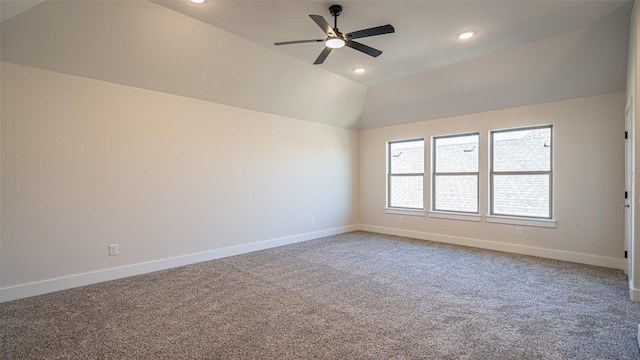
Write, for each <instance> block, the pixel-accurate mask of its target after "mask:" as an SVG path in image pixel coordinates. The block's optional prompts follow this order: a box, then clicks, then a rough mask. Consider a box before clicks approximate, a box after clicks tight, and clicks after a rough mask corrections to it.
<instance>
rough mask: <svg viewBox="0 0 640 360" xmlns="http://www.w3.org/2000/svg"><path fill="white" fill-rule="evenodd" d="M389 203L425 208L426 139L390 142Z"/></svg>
mask: <svg viewBox="0 0 640 360" xmlns="http://www.w3.org/2000/svg"><path fill="white" fill-rule="evenodd" d="M387 156H388V158H389V159H388V178H387V205H388V207H391V208H404V209H418V210H422V209H424V195H423V190H422V189H423V186H424V139H415V140H404V141H394V142H389V148H388V155H387Z"/></svg>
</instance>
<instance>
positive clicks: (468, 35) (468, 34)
mask: <svg viewBox="0 0 640 360" xmlns="http://www.w3.org/2000/svg"><path fill="white" fill-rule="evenodd" d="M475 34H476V32H475V31H473V30H469V31H465V32H463V33H462V34H460V35H458V39H460V40H467V39H471V38H472V37H473V35H475Z"/></svg>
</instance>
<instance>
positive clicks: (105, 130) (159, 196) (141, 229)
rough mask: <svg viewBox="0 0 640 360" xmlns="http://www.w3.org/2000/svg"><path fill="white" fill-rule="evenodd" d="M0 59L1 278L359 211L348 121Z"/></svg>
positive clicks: (288, 231)
mask: <svg viewBox="0 0 640 360" xmlns="http://www.w3.org/2000/svg"><path fill="white" fill-rule="evenodd" d="M1 71H2V89H1V90H2V108H1V116H2V139H1V140H2V142H1V146H2V148H1V156H2V159H1V174H2V180H1V193H2V206H1V211H2V228H1V230H2V234H1V250H2V251H1V255H0V256H1V262H0V264H1V268H0V270H1V272H0V287H4V288H6V287H12V286H16V285H20V284H27V283H31V282H38V281H44V280H48V279H54V278H57V277H65V276H70V275H76V274H82V273H87V272H94V271H100V270H103V269H109V268H115V267H121V266H126V265H131V264H137V263H143V262H147V261H153V260H158V259H164V258H170V257H175V256H180V255H184V254H190V253H197V252H202V251H208V250H212V249H219V248H225V247H229V246H236V245H242V244H248V243H253V242H257V241H263V240H269V239H274V238H279V237H286V236H292V235H297V234H301V233H308V232H314V231H320V230H323V229H332V228H337V227H342V226H347V225H353V224H356V222H357V192H356V189H357V180H358V179H357V174H358V168H357V156H358V147H357V143H358V135H357V132H356V131H354V130H348V129H343V128H337V127H332V126H328V125H323V124H318V123H312V122H306V121H301V120H296V119H291V118H287V117H282V116H277V115H270V114H265V113H260V112H255V111H249V110H243V109H239V108H234V107H230V106H225V105H219V104H215V103H210V102H205V101H200V100H194V99H190V98H185V97H180V96H175V95H170V94H165V93H159V92H154V91H149V90H143V89H139V88H133V87H128V86H123V85H117V84H113V83H106V82H102V81H97V80H90V79H86V78H81V77H76V76H71V75H65V74H61V73H55V72H50V71H46V70H39V69H35V68H30V67H24V66H21V65H14V64H10V63H4V62H3V63H2V69H1ZM311 217H313V218H314V220H315V224H314V226H310V222H309V219H310V218H311ZM111 243H118V244H119V248H120V255H118V256H113V257H110V256H108V245H109V244H111Z"/></svg>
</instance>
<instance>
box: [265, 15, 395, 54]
mask: <svg viewBox="0 0 640 360" xmlns="http://www.w3.org/2000/svg"><path fill="white" fill-rule="evenodd" d="M329 12H330V13H331V16H333V18H334V23H333V24H334V25H333V27H331V25H329V23H328V22H327V20H325V19H324V17H322V16H320V15H309V17H310V18H311V19H312V20H313V21H315V23H316V24H318V26H320V28H321V29H322V31H324V33H325V34H327V38H326V39H314V40H295V41H284V42H277V43H274V44H273V45H276V46H279V45H291V44H302V43H311V42H324V45H325V48H324V49H323V50H322V52H321V53H320V55H319V56H318V58H317V59H316V61H315V62H314V63H313V64H314V65H318V64H322V63H323V62H324V60H325V59H326V58H327V56H329V53H331V50H333V49H339V48H342V47H345V46H346V47H350V48H352V49H355V50H358V51H360V52H363V53H365V54H367V55H370V56H373V57H377V56H380V54H382V51H380V50H378V49H374V48H372V47H370V46H367V45H365V44H362V43H359V42H357V41H353V39H360V38H364V37H369V36H376V35H382V34H390V33H393V32H394V31H395V29H394V28H393V26H391V25H388V24H387V25H382V26H376V27H372V28H369V29H363V30H358V31H353V32H350V33H346V34H343V33H341V32H340V31H339V30H338V16H340V14H342V6H341V5H331V6H329Z"/></svg>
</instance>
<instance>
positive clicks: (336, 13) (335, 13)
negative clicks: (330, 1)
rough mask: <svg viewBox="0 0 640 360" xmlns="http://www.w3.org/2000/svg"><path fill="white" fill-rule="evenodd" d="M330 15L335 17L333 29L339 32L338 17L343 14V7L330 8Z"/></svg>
mask: <svg viewBox="0 0 640 360" xmlns="http://www.w3.org/2000/svg"><path fill="white" fill-rule="evenodd" d="M329 13H330V14H331V16H333V29H334V30H335V31H338V16H340V14H342V5H331V6H329Z"/></svg>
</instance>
